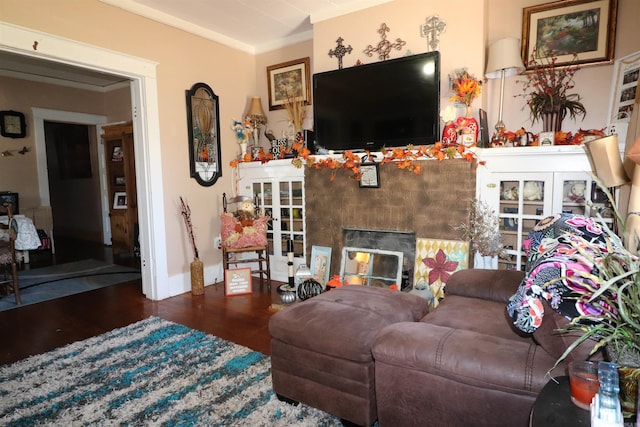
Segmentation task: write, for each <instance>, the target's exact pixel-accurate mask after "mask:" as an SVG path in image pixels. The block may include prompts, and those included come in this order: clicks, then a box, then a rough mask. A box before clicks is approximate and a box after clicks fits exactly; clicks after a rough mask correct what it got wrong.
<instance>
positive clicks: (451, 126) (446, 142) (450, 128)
mask: <svg viewBox="0 0 640 427" xmlns="http://www.w3.org/2000/svg"><path fill="white" fill-rule="evenodd" d="M456 142H458V132H457V131H456V125H455V123H453V122H452V121H448V122H447V123H445V125H444V129H443V130H442V145H443V146H445V147H448V146H450V145H455V143H456Z"/></svg>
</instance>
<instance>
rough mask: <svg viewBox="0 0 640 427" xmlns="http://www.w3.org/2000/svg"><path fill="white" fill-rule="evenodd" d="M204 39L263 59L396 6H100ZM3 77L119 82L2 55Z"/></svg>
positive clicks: (331, 1)
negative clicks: (359, 14)
mask: <svg viewBox="0 0 640 427" xmlns="http://www.w3.org/2000/svg"><path fill="white" fill-rule="evenodd" d="M100 1H102V2H103V3H107V4H110V5H112V6H115V7H119V8H122V9H124V10H127V11H129V12H132V13H135V14H138V15H141V16H144V17H146V18H149V19H152V20H154V21H158V22H162V23H164V24H167V25H171V26H173V27H176V28H180V29H182V30H184V31H188V32H191V33H194V34H197V35H199V36H201V37H205V38H208V39H210V40H214V41H216V42H219V43H223V44H225V45H228V46H231V47H233V48H236V49H239V50H243V51H245V52H248V53H251V54H259V53H262V52H268V51H270V50H274V49H278V48H282V47H284V46H287V45H290V44H293V43H299V42H302V41H305V40H310V39H311V37H312V30H313V27H312V24H313V23H314V22H318V21H322V20H324V19H329V18H332V17H335V16H340V15H344V14H347V13H351V12H355V11H357V10H361V9H366V8H368V7H371V6H375V5H377V4H382V3H386V2H389V1H391V0H180V1H175V0H100ZM0 75H3V76H9V77H16V78H22V79H28V80H35V81H43V82H46V83H52V84H60V85H64V86H72V87H79V88H84V89H91V90H98V91H107V90H112V89H114V88H116V87H121V86H123V85H126V84H128V81H127V80H126V79H123V78H122V77H120V76H115V75H110V74H105V73H100V72H95V71H91V70H85V69H82V68H78V67H74V66H72V65H66V64H59V63H55V62H51V61H46V60H42V59H38V58H33V57H28V56H23V55H18V54H13V53H10V52H3V51H0Z"/></svg>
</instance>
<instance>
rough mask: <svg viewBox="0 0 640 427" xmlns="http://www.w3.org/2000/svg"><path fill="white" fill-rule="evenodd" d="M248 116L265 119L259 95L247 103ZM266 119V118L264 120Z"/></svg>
mask: <svg viewBox="0 0 640 427" xmlns="http://www.w3.org/2000/svg"><path fill="white" fill-rule="evenodd" d="M247 116H249V117H262V118H265V119H266V116H265V114H264V110H263V109H262V101H261V100H260V97H259V96H254V97H253V98H251V104H249V111H247ZM265 121H266V120H265Z"/></svg>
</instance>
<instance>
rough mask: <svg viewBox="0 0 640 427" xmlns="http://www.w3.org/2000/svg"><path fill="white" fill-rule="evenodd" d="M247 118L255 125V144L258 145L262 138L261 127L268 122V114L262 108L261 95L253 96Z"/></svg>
mask: <svg viewBox="0 0 640 427" xmlns="http://www.w3.org/2000/svg"><path fill="white" fill-rule="evenodd" d="M246 117H247V119H249V121H250V122H251V126H253V145H255V146H258V145H259V140H260V128H261V127H262V126H264V125H265V124H266V123H267V116H265V114H264V110H263V109H262V101H261V100H260V97H259V96H254V97H253V98H251V104H249V110H248V111H247V115H246Z"/></svg>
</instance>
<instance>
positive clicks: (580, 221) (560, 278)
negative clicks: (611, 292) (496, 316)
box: [507, 213, 621, 333]
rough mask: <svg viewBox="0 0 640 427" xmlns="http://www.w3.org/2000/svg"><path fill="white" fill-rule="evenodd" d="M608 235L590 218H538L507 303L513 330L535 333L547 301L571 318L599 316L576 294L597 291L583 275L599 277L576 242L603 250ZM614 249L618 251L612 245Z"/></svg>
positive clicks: (616, 244) (598, 310)
mask: <svg viewBox="0 0 640 427" xmlns="http://www.w3.org/2000/svg"><path fill="white" fill-rule="evenodd" d="M605 236H606V231H605V230H603V229H602V226H601V225H600V224H598V223H597V222H596V221H595V219H594V218H588V217H584V216H580V215H573V214H566V213H563V214H557V215H554V216H550V217H547V218H545V219H543V220H541V221H540V222H539V223H538V224H537V225H536V226H535V227H534V228H533V230H531V232H530V233H529V235H528V236H527V239H526V240H525V241H524V243H523V246H524V249H525V252H526V253H527V265H526V269H525V273H526V274H525V277H524V279H523V280H522V283H520V286H519V287H518V290H517V292H516V293H515V294H514V295H513V296H512V297H511V298H510V299H509V302H508V304H507V312H508V313H509V315H510V316H511V318H512V320H513V323H514V324H515V326H516V327H517V328H518V329H520V330H522V331H524V332H526V333H533V332H534V331H535V330H536V329H537V328H538V327H540V325H541V324H542V317H543V316H544V306H543V303H542V301H543V300H546V301H547V303H548V304H549V306H550V307H551V308H552V309H554V310H555V311H557V312H558V313H560V314H561V315H563V316H565V317H566V318H567V319H572V318H574V317H576V316H581V315H587V314H593V315H598V314H601V313H602V308H600V307H597V306H594V305H592V304H590V303H589V302H588V301H587V300H588V297H587V296H585V295H583V294H582V293H581V292H580V291H584V290H585V289H589V288H590V289H597V287H598V285H597V284H596V283H595V282H593V281H592V280H591V279H589V278H587V277H584V276H585V275H584V273H590V274H594V275H597V274H598V269H597V260H596V263H595V264H594V263H593V262H592V260H590V259H589V258H593V257H591V256H585V254H586V255H590V254H593V251H592V250H590V249H589V247H587V246H586V245H585V244H584V243H583V242H582V241H581V240H580V239H579V238H582V239H584V240H586V241H587V242H589V244H590V245H597V246H598V247H599V248H601V250H603V251H604V252H606V251H607V241H606V239H605ZM612 243H613V244H614V245H613V250H615V249H617V248H621V244H620V243H619V242H612Z"/></svg>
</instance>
